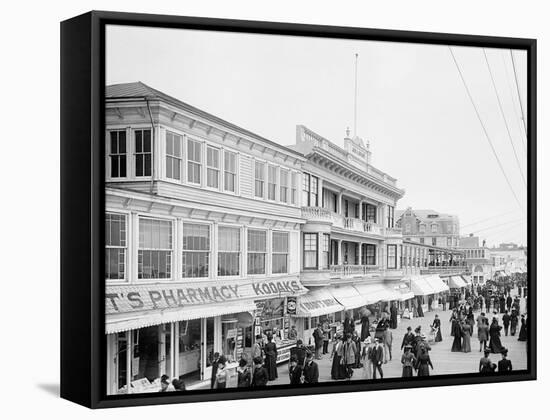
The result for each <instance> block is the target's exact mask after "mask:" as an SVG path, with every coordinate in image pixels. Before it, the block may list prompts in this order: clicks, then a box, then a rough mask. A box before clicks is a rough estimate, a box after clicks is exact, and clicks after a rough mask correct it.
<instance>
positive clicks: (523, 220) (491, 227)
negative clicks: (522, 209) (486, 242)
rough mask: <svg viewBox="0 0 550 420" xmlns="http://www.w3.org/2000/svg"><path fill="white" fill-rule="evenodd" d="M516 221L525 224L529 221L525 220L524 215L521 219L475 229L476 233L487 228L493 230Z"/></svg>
mask: <svg viewBox="0 0 550 420" xmlns="http://www.w3.org/2000/svg"><path fill="white" fill-rule="evenodd" d="M515 223H525V224H527V222H526V221H525V218H523V217H522V218H521V219H516V220H509V221H507V222H503V223H499V224H497V225H493V226H489V227H486V228H483V229H474V230H473V231H474V232H475V233H479V232H483V231H486V230H491V229H495V228H499V227H501V226H506V225H510V224H515Z"/></svg>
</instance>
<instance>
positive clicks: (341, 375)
mask: <svg viewBox="0 0 550 420" xmlns="http://www.w3.org/2000/svg"><path fill="white" fill-rule="evenodd" d="M335 338H336V343H335V344H334V346H333V347H332V355H331V357H332V369H331V370H330V377H331V378H332V379H333V380H335V381H336V380H338V379H346V373H345V368H344V367H342V364H341V360H342V355H343V349H344V342H343V339H342V334H336V337H335Z"/></svg>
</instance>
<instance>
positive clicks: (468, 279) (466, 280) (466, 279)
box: [461, 276, 472, 284]
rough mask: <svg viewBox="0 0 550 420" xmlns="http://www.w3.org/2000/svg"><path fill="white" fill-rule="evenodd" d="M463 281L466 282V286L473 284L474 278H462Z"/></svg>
mask: <svg viewBox="0 0 550 420" xmlns="http://www.w3.org/2000/svg"><path fill="white" fill-rule="evenodd" d="M461 277H462V280H464V281H465V282H466V284H472V276H461Z"/></svg>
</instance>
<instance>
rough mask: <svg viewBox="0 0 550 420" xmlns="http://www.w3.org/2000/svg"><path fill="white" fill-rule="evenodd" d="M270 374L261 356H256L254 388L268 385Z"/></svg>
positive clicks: (252, 385) (253, 375) (253, 374)
mask: <svg viewBox="0 0 550 420" xmlns="http://www.w3.org/2000/svg"><path fill="white" fill-rule="evenodd" d="M267 381H268V375H267V370H266V368H265V367H264V364H263V361H262V358H261V357H256V358H254V372H253V373H252V382H251V384H250V385H251V387H252V388H261V387H264V386H266V385H267Z"/></svg>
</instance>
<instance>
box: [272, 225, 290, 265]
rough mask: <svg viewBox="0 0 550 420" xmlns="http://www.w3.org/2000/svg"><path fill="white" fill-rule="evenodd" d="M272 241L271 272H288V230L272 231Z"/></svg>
mask: <svg viewBox="0 0 550 420" xmlns="http://www.w3.org/2000/svg"><path fill="white" fill-rule="evenodd" d="M272 242H273V244H272V247H271V248H272V249H271V252H272V258H271V259H272V263H271V265H272V270H271V272H272V273H273V274H283V273H288V232H273V236H272Z"/></svg>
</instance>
